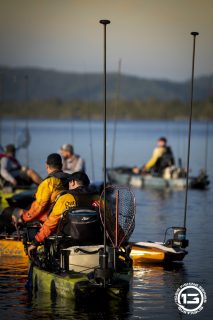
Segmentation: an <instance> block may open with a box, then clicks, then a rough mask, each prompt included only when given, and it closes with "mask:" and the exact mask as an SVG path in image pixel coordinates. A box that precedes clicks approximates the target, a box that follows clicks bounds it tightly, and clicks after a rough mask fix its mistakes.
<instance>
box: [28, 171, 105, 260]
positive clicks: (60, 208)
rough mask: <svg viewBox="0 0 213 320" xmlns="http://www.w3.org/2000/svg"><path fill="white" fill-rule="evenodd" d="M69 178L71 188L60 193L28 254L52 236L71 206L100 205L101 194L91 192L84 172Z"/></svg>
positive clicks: (89, 206)
mask: <svg viewBox="0 0 213 320" xmlns="http://www.w3.org/2000/svg"><path fill="white" fill-rule="evenodd" d="M69 176H70V177H69V178H68V180H69V189H70V191H67V192H66V193H65V194H62V195H61V196H60V195H59V197H58V199H57V200H56V202H55V205H54V206H53V208H52V211H51V213H50V215H49V216H48V218H47V220H46V221H45V222H44V224H43V225H42V227H41V229H40V230H39V232H38V233H37V234H36V236H35V239H34V240H33V241H32V245H30V246H29V248H28V254H30V251H31V250H33V249H35V248H36V247H37V246H38V245H39V244H41V243H43V242H44V240H45V239H46V238H47V237H48V236H50V235H51V234H52V233H53V232H54V231H55V230H56V229H57V226H58V223H59V221H60V218H61V217H62V214H63V212H64V211H65V210H66V209H69V208H70V207H74V208H82V207H83V208H85V207H87V208H95V207H97V206H98V205H99V195H98V194H94V193H91V192H89V190H88V186H89V184H90V180H89V178H88V176H87V175H86V174H85V173H83V172H75V173H73V174H71V175H69Z"/></svg>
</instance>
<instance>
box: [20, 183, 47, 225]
mask: <svg viewBox="0 0 213 320" xmlns="http://www.w3.org/2000/svg"><path fill="white" fill-rule="evenodd" d="M48 180H50V179H46V180H44V181H43V182H42V183H41V184H40V185H39V186H38V190H37V192H36V200H35V201H33V203H32V204H31V207H30V209H29V210H27V211H25V212H24V213H23V215H22V220H23V221H24V222H29V221H32V220H34V219H35V218H36V217H39V216H40V214H42V213H44V212H45V211H47V210H48V207H49V205H50V201H51V194H52V185H51V181H48Z"/></svg>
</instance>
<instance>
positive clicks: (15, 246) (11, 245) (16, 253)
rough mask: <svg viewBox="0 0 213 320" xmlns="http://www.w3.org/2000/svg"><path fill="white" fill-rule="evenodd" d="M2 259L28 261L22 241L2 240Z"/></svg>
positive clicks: (0, 242)
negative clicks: (9, 258)
mask: <svg viewBox="0 0 213 320" xmlns="http://www.w3.org/2000/svg"><path fill="white" fill-rule="evenodd" d="M0 257H11V258H12V257H14V258H23V259H26V260H28V256H27V255H26V253H25V251H24V246H23V243H22V241H21V240H18V239H16V238H6V237H5V238H0Z"/></svg>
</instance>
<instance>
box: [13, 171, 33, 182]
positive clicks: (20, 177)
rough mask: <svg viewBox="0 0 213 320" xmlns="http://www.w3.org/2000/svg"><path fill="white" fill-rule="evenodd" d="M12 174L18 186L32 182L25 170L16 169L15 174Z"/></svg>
mask: <svg viewBox="0 0 213 320" xmlns="http://www.w3.org/2000/svg"><path fill="white" fill-rule="evenodd" d="M12 175H13V177H14V178H15V179H16V181H17V185H19V186H30V185H31V184H32V182H33V181H32V179H31V178H30V177H28V175H27V173H26V172H25V171H22V170H16V172H15V174H13V173H12Z"/></svg>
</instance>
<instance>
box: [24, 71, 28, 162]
mask: <svg viewBox="0 0 213 320" xmlns="http://www.w3.org/2000/svg"><path fill="white" fill-rule="evenodd" d="M24 79H25V102H26V103H28V102H29V76H28V75H27V74H26V75H25V76H24ZM25 130H26V135H29V123H28V115H27V116H26V124H25ZM26 165H27V167H28V166H29V148H28V145H27V147H26Z"/></svg>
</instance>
